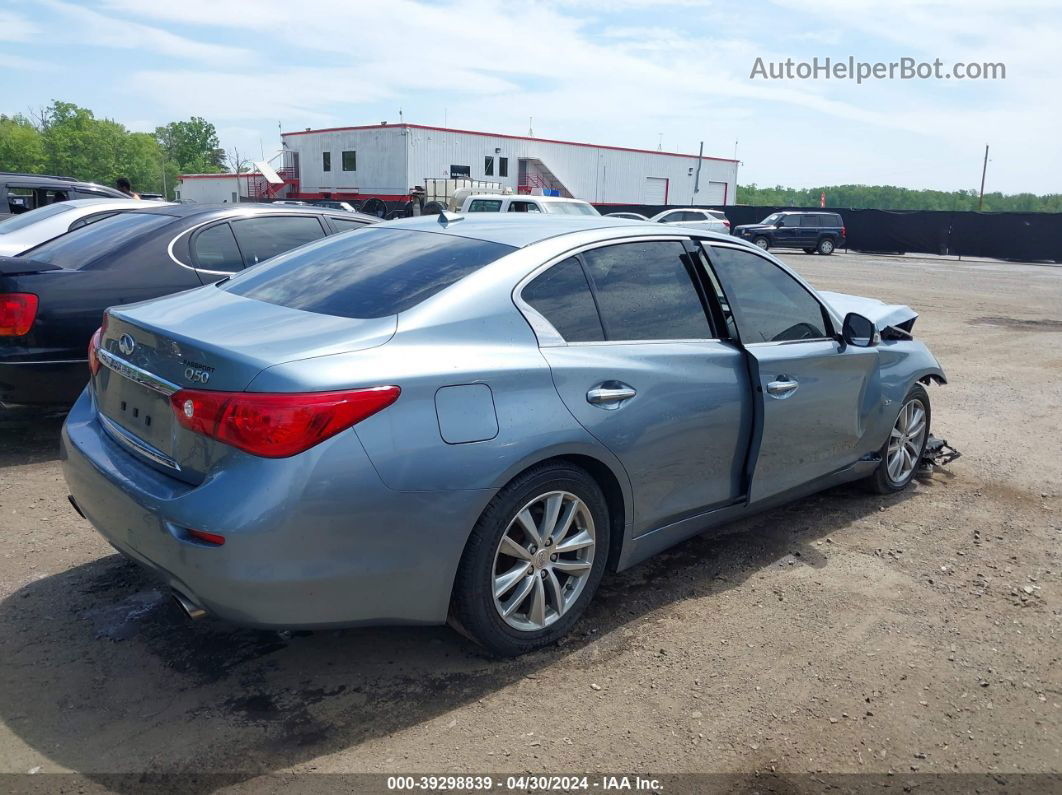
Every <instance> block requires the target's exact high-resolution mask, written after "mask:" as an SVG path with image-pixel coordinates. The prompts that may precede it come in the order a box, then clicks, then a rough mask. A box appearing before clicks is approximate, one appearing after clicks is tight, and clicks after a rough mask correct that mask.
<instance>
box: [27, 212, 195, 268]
mask: <svg viewBox="0 0 1062 795" xmlns="http://www.w3.org/2000/svg"><path fill="white" fill-rule="evenodd" d="M174 220H175V219H174V217H173V216H172V215H155V214H154V213H151V214H148V213H137V212H130V213H119V214H118V215H112V216H111V217H110V218H104V219H103V220H101V221H97V222H96V223H94V224H89V225H88V226H82V227H79V228H77V229H75V230H73V231H71V232H67V233H66V234H65V235H60V236H59V237H57V238H55V239H53V240H49V241H48V242H47V243H42V244H41V245H39V246H37V247H36V248H31V249H30V250H29V251H26V252H23V253H22V255H21V256H23V257H26V258H27V259H33V260H37V261H38V262H47V263H49V264H50V265H57V266H59V267H60V268H70V269H72V270H77V269H79V268H82V267H84V266H85V265H88V264H89V263H90V262H94V261H95V260H97V259H98V258H99V257H101V256H103V255H104V254H107V253H109V252H111V251H114V250H116V249H118V248H121V247H122V246H124V245H126V244H127V243H129V242H131V241H133V240H135V239H136V238H138V237H140V236H141V235H144V234H146V233H148V232H150V231H152V230H154V229H158V228H159V227H162V226H165V225H166V224H169V223H172V222H173V221H174Z"/></svg>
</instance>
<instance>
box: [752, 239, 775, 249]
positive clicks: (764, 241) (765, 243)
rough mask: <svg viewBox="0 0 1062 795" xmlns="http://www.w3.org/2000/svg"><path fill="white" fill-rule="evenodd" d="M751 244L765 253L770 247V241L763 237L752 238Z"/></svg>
mask: <svg viewBox="0 0 1062 795" xmlns="http://www.w3.org/2000/svg"><path fill="white" fill-rule="evenodd" d="M752 243H753V245H755V246H758V247H759V248H762V249H763V250H764V251H766V250H767V249H768V248H769V247H770V245H771V243H770V241H769V240H768V239H767V238H765V237H757V238H753V240H752Z"/></svg>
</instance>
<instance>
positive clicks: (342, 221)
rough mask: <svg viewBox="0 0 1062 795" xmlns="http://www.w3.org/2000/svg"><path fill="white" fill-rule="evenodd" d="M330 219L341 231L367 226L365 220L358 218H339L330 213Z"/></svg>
mask: <svg viewBox="0 0 1062 795" xmlns="http://www.w3.org/2000/svg"><path fill="white" fill-rule="evenodd" d="M328 220H330V221H331V222H332V226H334V227H335V228H336V229H337V230H338V231H340V232H349V231H350V230H351V229H361V228H362V227H363V226H365V222H364V221H361V220H359V219H357V218H339V217H337V216H335V215H330V216H328Z"/></svg>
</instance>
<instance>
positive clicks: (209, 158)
mask: <svg viewBox="0 0 1062 795" xmlns="http://www.w3.org/2000/svg"><path fill="white" fill-rule="evenodd" d="M225 165H226V157H225V151H224V150H223V149H221V148H220V146H219V145H218V135H217V130H216V129H215V128H214V125H213V124H211V123H210V122H208V121H206V120H205V119H202V118H199V117H198V116H193V117H191V118H190V119H188V120H187V121H174V122H170V123H169V124H166V125H164V126H162V127H156V128H155V132H153V133H141V132H130V131H129V130H128V129H126V127H125V125H123V124H121V123H119V122H117V121H114V120H113V119H97V118H96V117H95V115H94V114H93V112H92V111H91V110H89V109H88V108H82V107H78V106H77V105H75V104H73V103H71V102H60V101H58V100H56V101H53V102H52V104H51V105H48V106H47V107H45V108H41V109H39V110H37V111H35V112H32V113H30V114H21V113H18V114H15V115H13V116H7V115H4V114H0V171H20V172H26V173H31V174H57V175H60V176H65V177H75V178H77V179H80V180H84V181H86V182H98V183H100V184H101V185H110V186H112V187H113V186H114V183H115V180H117V179H118V178H119V177H127V178H128V179H129V181H130V182H132V183H133V190H135V191H138V192H146V193H165V195H166V196H167V198H173V191H174V188H175V187H176V182H177V175H178V174H200V173H202V174H209V173H218V172H223V171H225V170H226V169H225Z"/></svg>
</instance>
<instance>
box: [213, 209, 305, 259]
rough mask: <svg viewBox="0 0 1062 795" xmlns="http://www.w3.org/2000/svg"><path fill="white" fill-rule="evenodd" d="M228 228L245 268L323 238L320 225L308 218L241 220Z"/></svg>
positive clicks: (263, 217) (303, 216)
mask: <svg viewBox="0 0 1062 795" xmlns="http://www.w3.org/2000/svg"><path fill="white" fill-rule="evenodd" d="M232 228H233V231H234V232H235V233H236V241H237V242H238V243H239V244H240V250H241V251H242V252H243V259H244V262H246V263H247V266H248V267H250V266H251V265H257V264H258V263H259V262H262V261H263V260H267V259H269V258H270V257H275V256H276V255H277V254H283V253H284V252H285V251H290V250H291V249H293V248H295V247H296V246H301V245H302V244H303V243H310V242H312V241H314V240H320V239H321V238H322V237H324V229H322V228H321V223H320V221H318V220H317V218H316V217H315V216H312V215H302V216H292V217H279V218H278V217H276V216H268V215H267V216H262V217H260V218H245V219H243V220H241V221H233V222H232Z"/></svg>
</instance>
